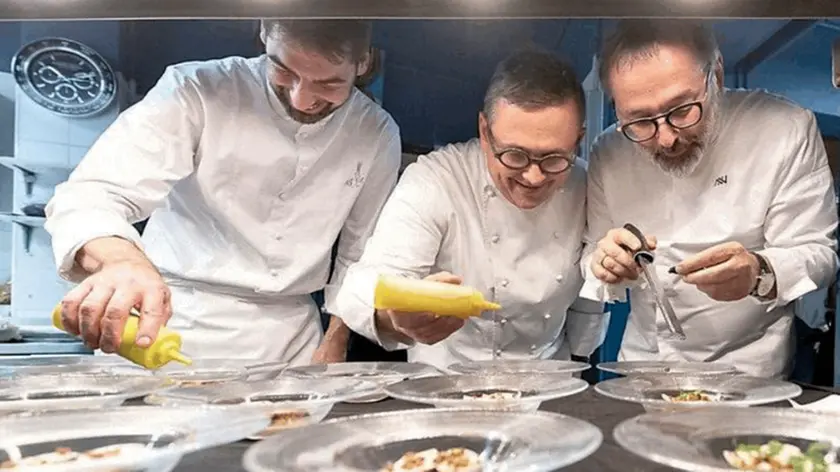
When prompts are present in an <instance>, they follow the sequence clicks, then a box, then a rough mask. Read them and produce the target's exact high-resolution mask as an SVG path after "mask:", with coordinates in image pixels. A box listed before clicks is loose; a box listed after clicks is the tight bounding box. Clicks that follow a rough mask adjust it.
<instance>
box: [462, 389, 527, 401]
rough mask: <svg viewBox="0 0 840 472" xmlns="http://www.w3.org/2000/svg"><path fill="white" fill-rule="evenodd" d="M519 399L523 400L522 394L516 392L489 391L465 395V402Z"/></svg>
mask: <svg viewBox="0 0 840 472" xmlns="http://www.w3.org/2000/svg"><path fill="white" fill-rule="evenodd" d="M517 398H522V392H519V391H515V390H495V391H490V390H487V391H481V392H467V393H465V394H464V400H516V399H517Z"/></svg>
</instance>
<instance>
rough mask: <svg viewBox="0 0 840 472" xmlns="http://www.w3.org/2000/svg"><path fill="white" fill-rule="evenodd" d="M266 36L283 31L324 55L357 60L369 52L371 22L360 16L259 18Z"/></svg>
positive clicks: (285, 34) (296, 41)
mask: <svg viewBox="0 0 840 472" xmlns="http://www.w3.org/2000/svg"><path fill="white" fill-rule="evenodd" d="M260 27H261V29H262V31H264V32H265V34H266V35H267V36H274V35H283V36H285V37H287V38H288V39H289V40H291V41H293V42H295V43H298V44H300V45H301V46H304V47H307V48H312V49H313V50H314V51H316V52H318V53H320V54H323V55H324V56H325V57H329V58H332V59H336V60H337V61H341V60H350V61H352V62H358V61H360V60H361V59H362V58H364V57H365V55H366V54H368V53H369V52H370V45H371V36H372V31H373V24H372V23H371V22H370V21H361V20H268V19H267V20H262V21H261V22H260Z"/></svg>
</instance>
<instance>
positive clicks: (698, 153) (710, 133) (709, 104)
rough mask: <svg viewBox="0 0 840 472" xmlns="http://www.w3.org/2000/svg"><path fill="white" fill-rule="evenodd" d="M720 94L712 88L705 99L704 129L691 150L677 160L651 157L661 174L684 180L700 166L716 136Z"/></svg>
mask: <svg viewBox="0 0 840 472" xmlns="http://www.w3.org/2000/svg"><path fill="white" fill-rule="evenodd" d="M720 107H721V100H720V93H719V89H718V88H717V87H712V88H711V89H710V90H709V95H708V98H707V99H706V106H705V107H704V114H705V116H704V120H705V129H704V130H703V133H702V134H701V135H700V136H699V139H698V140H697V142H696V143H693V144H692V145H691V148H690V149H688V150H687V151H686V154H685V155H683V156H680V158H678V159H669V158H667V157H664V156H661V155H659V154H658V153H654V154H652V155H650V156H651V159H652V160H653V162H654V164H656V165H657V167H659V168H660V169H662V171H663V172H665V173H666V174H669V175H671V176H673V177H676V178H684V177H687V176H689V175H691V174H692V173H693V172H694V170H695V169H696V168H697V166H698V164H700V160H701V159H702V158H703V155H704V154H705V152H706V150H707V149H708V148H709V146H710V145H711V143H712V142H713V141H714V138H715V136H716V135H717V125H718V119H719V115H720Z"/></svg>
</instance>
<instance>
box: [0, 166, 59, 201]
mask: <svg viewBox="0 0 840 472" xmlns="http://www.w3.org/2000/svg"><path fill="white" fill-rule="evenodd" d="M0 165H2V166H4V167H8V168H9V169H12V170H16V171H19V172H21V173H22V174H23V181H24V182H25V183H26V196H30V195H31V194H32V185H33V184H34V183H35V179H37V175H38V174H47V173H56V172H61V173H66V174H68V175H69V174H70V172H73V168H72V167H68V166H61V165H54V164H46V163H43V162H32V161H27V160H24V159H19V158H16V157H8V156H0Z"/></svg>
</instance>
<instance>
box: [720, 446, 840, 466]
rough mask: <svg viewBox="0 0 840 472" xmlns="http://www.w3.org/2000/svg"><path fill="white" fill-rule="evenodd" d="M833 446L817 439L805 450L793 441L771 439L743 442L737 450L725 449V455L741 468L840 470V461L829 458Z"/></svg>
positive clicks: (724, 456) (729, 462)
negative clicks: (839, 462)
mask: <svg viewBox="0 0 840 472" xmlns="http://www.w3.org/2000/svg"><path fill="white" fill-rule="evenodd" d="M829 449H830V446H828V445H827V444H824V443H813V444H811V445H810V446H808V450H806V451H805V452H802V450H801V449H799V448H798V447H796V446H794V445H793V444H787V443H783V442H781V441H770V442H768V443H766V444H739V445H738V446H737V447H736V448H735V450H734V451H723V458H724V459H726V462H727V463H728V464H729V465H730V466H731V467H734V468H735V469H737V470H756V471H768V472H838V471H840V464H837V463H834V462H831V463H829V462H827V459H826V453H827V452H828V451H829ZM833 460H834V459H832V461H833Z"/></svg>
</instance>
